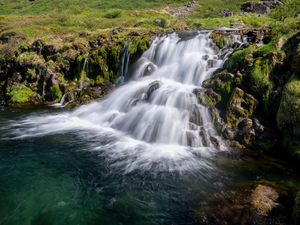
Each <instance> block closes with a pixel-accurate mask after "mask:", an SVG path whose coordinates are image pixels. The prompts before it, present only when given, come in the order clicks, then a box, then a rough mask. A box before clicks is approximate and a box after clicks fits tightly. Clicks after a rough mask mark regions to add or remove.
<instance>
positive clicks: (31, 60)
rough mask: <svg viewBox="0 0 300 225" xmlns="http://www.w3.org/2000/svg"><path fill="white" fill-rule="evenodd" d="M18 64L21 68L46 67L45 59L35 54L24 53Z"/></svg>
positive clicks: (20, 56) (18, 59)
mask: <svg viewBox="0 0 300 225" xmlns="http://www.w3.org/2000/svg"><path fill="white" fill-rule="evenodd" d="M17 62H18V63H19V64H20V66H24V67H25V66H31V67H40V68H44V67H45V59H44V58H43V57H42V56H39V55H37V54H36V53H35V52H23V53H22V54H21V55H19V56H18V58H17Z"/></svg>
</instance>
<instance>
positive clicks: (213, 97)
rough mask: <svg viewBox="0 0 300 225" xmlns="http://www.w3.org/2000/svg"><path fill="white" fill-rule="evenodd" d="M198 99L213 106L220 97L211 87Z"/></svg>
mask: <svg viewBox="0 0 300 225" xmlns="http://www.w3.org/2000/svg"><path fill="white" fill-rule="evenodd" d="M199 99H200V101H199V102H200V103H202V104H205V105H208V106H215V105H216V104H218V103H219V102H220V101H221V99H222V97H221V95H219V94H218V93H216V92H214V91H213V90H212V89H211V88H209V89H207V90H206V91H205V92H204V95H203V98H199Z"/></svg>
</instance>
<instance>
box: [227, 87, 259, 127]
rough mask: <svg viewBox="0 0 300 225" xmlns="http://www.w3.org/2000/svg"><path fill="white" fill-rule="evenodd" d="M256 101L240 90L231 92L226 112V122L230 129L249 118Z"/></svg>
mask: <svg viewBox="0 0 300 225" xmlns="http://www.w3.org/2000/svg"><path fill="white" fill-rule="evenodd" d="M257 103H258V102H257V100H256V99H255V98H254V97H253V96H252V95H250V94H247V93H245V92H244V91H243V90H242V89H240V88H235V89H234V91H233V92H232V95H231V97H230V100H229V102H228V106H227V110H226V122H227V124H228V125H229V126H230V127H231V128H234V127H236V126H237V125H238V124H239V123H240V122H241V121H242V120H243V119H244V118H251V117H252V116H253V114H254V112H255V109H256V106H257Z"/></svg>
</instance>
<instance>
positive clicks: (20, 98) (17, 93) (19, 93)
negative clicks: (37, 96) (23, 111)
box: [8, 84, 34, 104]
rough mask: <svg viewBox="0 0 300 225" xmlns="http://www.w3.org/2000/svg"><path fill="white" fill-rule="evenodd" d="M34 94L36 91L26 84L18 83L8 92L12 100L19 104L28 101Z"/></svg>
mask: <svg viewBox="0 0 300 225" xmlns="http://www.w3.org/2000/svg"><path fill="white" fill-rule="evenodd" d="M33 95H34V92H33V91H32V90H31V89H30V88H28V87H26V86H25V85H24V84H17V85H15V86H13V87H12V88H11V91H10V92H9V93H8V96H9V97H10V101H11V102H12V103H17V104H22V103H27V102H28V101H30V99H31V97H32V96H33Z"/></svg>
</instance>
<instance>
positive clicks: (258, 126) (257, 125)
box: [253, 118, 265, 133]
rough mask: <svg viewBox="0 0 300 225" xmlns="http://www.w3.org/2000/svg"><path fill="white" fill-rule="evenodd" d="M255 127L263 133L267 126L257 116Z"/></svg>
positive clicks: (254, 122)
mask: <svg viewBox="0 0 300 225" xmlns="http://www.w3.org/2000/svg"><path fill="white" fill-rule="evenodd" d="M253 128H254V129H255V130H256V131H257V132H259V133H262V132H264V130H265V127H264V126H263V125H262V124H261V123H260V122H259V120H258V119H257V118H254V119H253Z"/></svg>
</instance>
